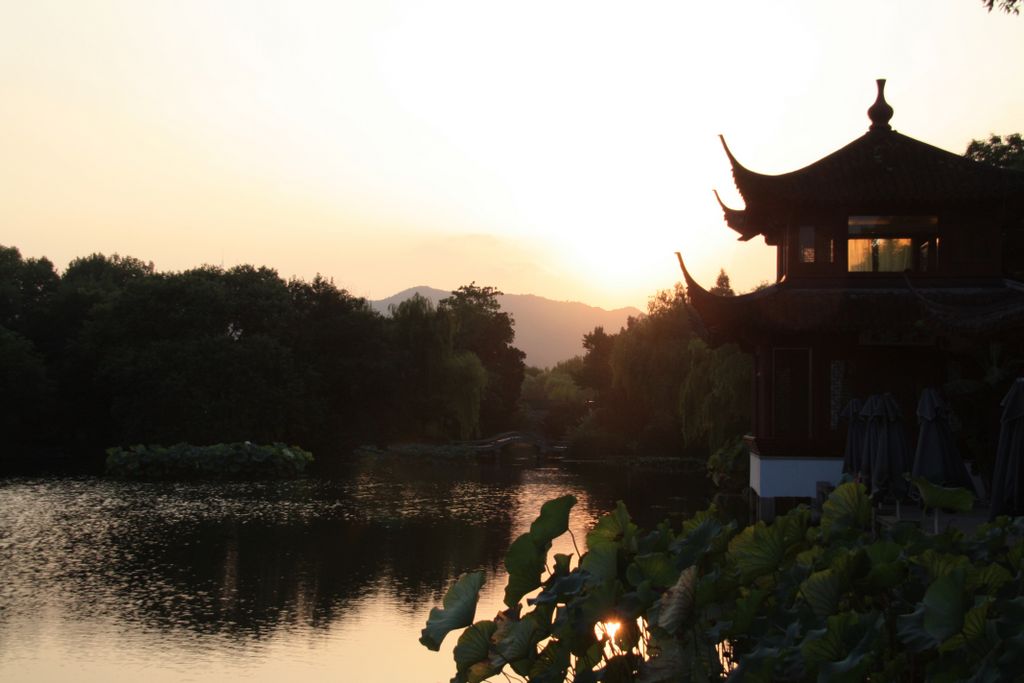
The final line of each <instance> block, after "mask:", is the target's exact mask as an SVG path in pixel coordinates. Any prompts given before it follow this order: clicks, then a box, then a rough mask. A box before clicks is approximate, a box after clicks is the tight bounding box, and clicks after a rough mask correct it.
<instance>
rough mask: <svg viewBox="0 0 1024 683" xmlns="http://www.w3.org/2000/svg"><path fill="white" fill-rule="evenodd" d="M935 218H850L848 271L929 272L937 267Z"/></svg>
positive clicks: (936, 224)
mask: <svg viewBox="0 0 1024 683" xmlns="http://www.w3.org/2000/svg"><path fill="white" fill-rule="evenodd" d="M937 226H938V218H936V217H935V216H850V218H849V221H848V228H849V233H848V234H849V238H848V241H847V270H848V271H849V272H851V273H902V272H904V271H908V270H909V271H916V272H926V271H929V270H932V269H933V267H934V265H933V264H934V262H935V256H936V251H937V250H936V246H937V244H938V241H937V239H936V236H935V233H936V228H937Z"/></svg>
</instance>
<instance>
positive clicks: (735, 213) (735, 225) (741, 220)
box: [712, 190, 761, 242]
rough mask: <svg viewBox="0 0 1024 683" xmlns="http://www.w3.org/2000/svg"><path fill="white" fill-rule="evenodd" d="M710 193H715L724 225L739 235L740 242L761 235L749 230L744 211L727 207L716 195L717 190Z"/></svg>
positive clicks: (755, 230)
mask: <svg viewBox="0 0 1024 683" xmlns="http://www.w3.org/2000/svg"><path fill="white" fill-rule="evenodd" d="M712 192H714V193H715V199H716V200H717V201H718V206H720V207H721V208H722V214H723V215H724V216H725V224H726V225H728V226H729V227H730V228H732V229H733V230H735V231H736V232H738V233H739V234H740V241H741V242H746V241H747V240H749V239H752V238H754V237H757V236H758V235H759V234H761V231H760V230H757V229H756V228H751V227H750V226H749V225H748V222H747V212H746V211H745V210H743V209H734V208H732V207H730V206H728V205H727V204H726V203H725V202H723V201H722V198H721V197H720V196H719V195H718V190H712Z"/></svg>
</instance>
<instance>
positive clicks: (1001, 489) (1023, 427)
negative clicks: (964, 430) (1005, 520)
mask: <svg viewBox="0 0 1024 683" xmlns="http://www.w3.org/2000/svg"><path fill="white" fill-rule="evenodd" d="M1000 405H1002V406H1003V416H1002V417H1001V418H1000V423H999V445H998V446H997V447H996V467H995V471H994V472H993V473H992V507H991V508H990V510H989V516H990V517H991V518H995V517H997V516H999V515H1013V516H1016V515H1024V378H1018V379H1017V381H1015V382H1014V383H1013V386H1011V387H1010V390H1009V391H1008V392H1006V396H1005V397H1004V398H1003V401H1002V403H1001V404H1000Z"/></svg>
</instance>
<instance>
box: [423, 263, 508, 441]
mask: <svg viewBox="0 0 1024 683" xmlns="http://www.w3.org/2000/svg"><path fill="white" fill-rule="evenodd" d="M501 295H502V292H500V291H498V290H497V289H495V288H494V287H478V286H477V285H476V282H471V283H470V284H468V285H463V286H462V287H459V288H458V289H457V290H455V291H454V292H452V295H451V296H450V297H446V298H444V299H441V301H440V302H439V303H438V311H439V312H442V313H446V314H449V315H450V316H451V317H452V320H453V322H454V325H455V327H454V332H455V335H454V345H455V350H457V351H471V352H472V353H474V354H476V356H477V358H479V359H480V362H481V363H482V364H483V367H484V369H485V370H486V371H487V388H486V389H485V391H484V395H483V400H482V401H481V403H480V427H481V429H482V430H483V431H484V432H485V433H492V432H495V431H500V430H501V429H504V428H507V427H508V426H509V425H510V424H511V420H512V416H513V415H514V414H515V412H516V406H517V404H518V403H519V392H520V391H521V389H522V386H523V377H524V375H525V371H526V363H525V362H524V359H525V358H526V354H525V353H523V352H522V351H521V350H519V349H517V348H516V347H514V346H513V345H512V342H513V341H514V340H515V336H516V333H515V321H514V320H513V319H512V316H511V315H509V314H508V313H506V312H504V311H502V310H501V304H500V303H499V302H498V297H499V296H501Z"/></svg>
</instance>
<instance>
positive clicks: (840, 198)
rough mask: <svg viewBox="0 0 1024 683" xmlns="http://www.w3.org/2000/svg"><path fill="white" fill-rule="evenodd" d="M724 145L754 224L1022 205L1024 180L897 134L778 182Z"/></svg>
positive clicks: (868, 139)
mask: <svg viewBox="0 0 1024 683" xmlns="http://www.w3.org/2000/svg"><path fill="white" fill-rule="evenodd" d="M719 138H720V140H721V142H722V147H723V148H724V149H725V153H726V156H727V157H728V158H729V163H730V164H731V165H732V175H733V179H734V181H735V182H736V189H737V190H739V193H740V195H741V196H742V197H743V201H744V203H745V204H746V213H747V214H748V218H747V219H748V222H749V216H750V215H752V214H756V215H758V216H768V215H772V214H774V213H775V212H777V211H778V210H780V208H782V207H786V208H787V209H789V210H792V209H794V208H796V207H798V206H811V205H834V204H839V205H843V206H849V205H850V204H861V203H866V204H867V205H871V204H883V205H884V204H886V203H891V202H893V201H896V200H899V201H900V202H917V203H922V204H927V205H928V206H929V207H933V206H937V205H939V204H941V205H951V206H960V205H975V204H977V203H978V202H983V201H1001V202H1011V203H1012V204H1013V205H1017V204H1019V203H1022V202H1024V172H1021V171H1015V170H1012V169H1006V168H1000V167H996V166H991V165H989V164H985V163H982V162H978V161H974V160H972V159H967V158H965V157H963V156H961V155H959V154H954V153H953V152H950V151H948V150H944V149H942V148H941V147H936V146H934V145H930V144H928V143H926V142H922V141H920V140H916V139H914V138H911V137H908V136H906V135H903V134H901V133H898V132H897V131H894V130H873V131H869V132H868V133H866V134H864V135H862V136H861V137H859V138H857V139H855V140H853V141H851V142H849V143H848V144H846V145H845V146H843V147H841V148H839V149H837V150H836V151H834V152H832V153H830V154H828V155H826V156H824V157H822V158H821V159H818V160H817V161H814V162H812V163H810V164H808V165H807V166H804V167H802V168H799V169H796V170H794V171H789V172H787V173H781V174H776V175H768V174H763V173H757V172H755V171H752V170H750V169H749V168H747V167H745V166H744V165H743V164H741V163H740V162H739V161H738V160H737V159H736V157H735V155H734V154H733V153H732V150H730V149H729V146H728V144H726V142H725V137H724V136H721V135H720V136H719ZM759 222H760V220H759ZM761 227H762V229H764V228H765V226H761Z"/></svg>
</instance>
